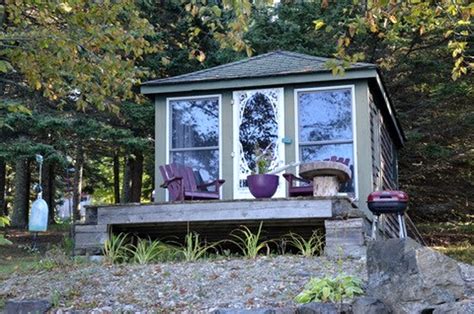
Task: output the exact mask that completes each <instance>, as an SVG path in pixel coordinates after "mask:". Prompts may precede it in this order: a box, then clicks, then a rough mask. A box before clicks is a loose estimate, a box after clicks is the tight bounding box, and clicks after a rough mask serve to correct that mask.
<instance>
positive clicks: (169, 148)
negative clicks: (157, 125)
mask: <svg viewBox="0 0 474 314" xmlns="http://www.w3.org/2000/svg"><path fill="white" fill-rule="evenodd" d="M212 98H217V103H218V105H217V106H218V110H219V114H218V123H217V124H218V128H219V130H218V137H219V138H218V141H217V143H218V146H204V147H193V148H187V147H185V148H172V138H171V135H172V132H171V129H170V128H171V127H172V125H173V124H172V121H171V119H172V108H171V103H172V102H173V101H180V100H181V101H182V100H197V99H212ZM165 136H166V148H165V149H166V164H169V163H170V160H171V154H172V153H173V152H195V151H202V150H215V149H217V151H218V154H219V178H222V94H209V95H191V96H180V97H167V98H166V135H165ZM219 178H215V179H219ZM219 195H220V197H221V198H222V193H219ZM166 200H167V201H168V200H169V195H168V190H166Z"/></svg>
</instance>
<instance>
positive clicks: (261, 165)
mask: <svg viewBox="0 0 474 314" xmlns="http://www.w3.org/2000/svg"><path fill="white" fill-rule="evenodd" d="M254 154H255V167H256V169H255V170H256V172H257V174H265V173H267V172H269V171H270V165H271V163H272V161H273V160H274V159H275V157H274V156H273V154H272V151H271V149H269V148H268V147H267V148H265V149H263V148H261V147H260V146H258V145H256V146H255V152H254Z"/></svg>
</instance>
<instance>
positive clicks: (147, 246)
mask: <svg viewBox="0 0 474 314" xmlns="http://www.w3.org/2000/svg"><path fill="white" fill-rule="evenodd" d="M127 250H128V251H129V253H130V255H131V259H130V261H131V262H134V263H137V264H141V265H144V264H148V263H151V262H157V261H170V260H173V259H175V258H176V254H177V248H174V247H172V246H170V245H168V244H165V243H162V242H160V241H152V240H151V239H138V243H137V244H136V245H131V246H130V247H128V248H127Z"/></svg>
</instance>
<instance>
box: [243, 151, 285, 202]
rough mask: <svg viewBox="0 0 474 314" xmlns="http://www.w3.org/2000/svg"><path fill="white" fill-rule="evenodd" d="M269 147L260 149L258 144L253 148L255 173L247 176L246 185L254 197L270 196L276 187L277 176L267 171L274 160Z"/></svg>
mask: <svg viewBox="0 0 474 314" xmlns="http://www.w3.org/2000/svg"><path fill="white" fill-rule="evenodd" d="M269 148H270V147H267V148H266V149H262V148H260V147H258V146H257V147H256V148H255V165H256V166H255V168H256V169H255V170H256V173H252V174H251V175H249V176H247V185H248V187H249V190H250V193H251V194H252V195H253V196H254V197H255V198H270V197H272V196H273V195H274V194H275V192H276V190H277V188H278V179H279V177H278V176H277V175H276V174H270V173H268V172H269V170H270V165H271V163H272V161H273V160H274V157H273V154H272V153H271V151H270V149H269Z"/></svg>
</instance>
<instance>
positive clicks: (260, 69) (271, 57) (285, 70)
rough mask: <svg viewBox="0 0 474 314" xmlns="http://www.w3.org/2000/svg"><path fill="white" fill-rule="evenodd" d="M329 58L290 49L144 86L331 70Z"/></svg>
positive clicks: (368, 66) (358, 65)
mask: <svg viewBox="0 0 474 314" xmlns="http://www.w3.org/2000/svg"><path fill="white" fill-rule="evenodd" d="M329 60H331V59H329V58H321V57H314V56H310V55H305V54H301V53H295V52H289V51H274V52H270V53H266V54H263V55H259V56H256V57H252V58H247V59H243V60H240V61H236V62H232V63H228V64H224V65H220V66H216V67H213V68H209V69H205V70H201V71H197V72H192V73H187V74H183V75H179V76H173V77H168V78H163V79H158V80H151V81H148V82H145V83H143V84H142V85H172V84H180V83H192V82H204V81H219V80H231V79H242V78H258V77H271V76H284V75H291V74H305V73H308V74H309V73H316V72H328V71H330V70H329V69H328V67H327V61H329ZM375 68H376V66H375V65H374V64H370V63H354V64H352V65H350V66H349V68H347V70H357V69H375Z"/></svg>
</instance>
